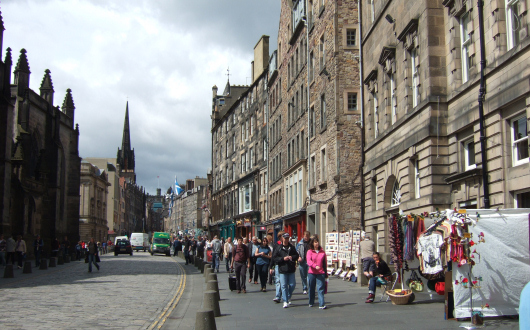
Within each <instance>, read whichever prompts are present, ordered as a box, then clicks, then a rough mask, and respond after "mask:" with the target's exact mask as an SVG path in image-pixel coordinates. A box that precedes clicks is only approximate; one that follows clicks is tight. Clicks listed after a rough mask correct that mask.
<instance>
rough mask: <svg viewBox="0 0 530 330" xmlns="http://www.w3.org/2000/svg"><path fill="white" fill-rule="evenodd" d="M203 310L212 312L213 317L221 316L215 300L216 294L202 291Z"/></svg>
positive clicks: (217, 301) (217, 302)
mask: <svg viewBox="0 0 530 330" xmlns="http://www.w3.org/2000/svg"><path fill="white" fill-rule="evenodd" d="M202 307H203V308H204V309H211V310H213V315H214V316H215V317H218V316H221V309H220V308H219V300H218V299H217V292H215V291H204V301H203V306H202Z"/></svg>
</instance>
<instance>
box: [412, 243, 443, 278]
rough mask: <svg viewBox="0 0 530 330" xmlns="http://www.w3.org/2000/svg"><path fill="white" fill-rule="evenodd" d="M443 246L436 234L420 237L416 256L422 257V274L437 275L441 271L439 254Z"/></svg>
mask: <svg viewBox="0 0 530 330" xmlns="http://www.w3.org/2000/svg"><path fill="white" fill-rule="evenodd" d="M443 244H444V240H443V238H442V236H441V235H439V234H436V233H433V234H430V235H424V236H421V237H420V239H419V240H418V255H419V256H421V257H422V266H423V271H422V272H423V273H424V274H437V273H439V272H441V271H443V266H442V257H441V252H440V248H441V247H442V246H443Z"/></svg>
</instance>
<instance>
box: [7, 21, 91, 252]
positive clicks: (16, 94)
mask: <svg viewBox="0 0 530 330" xmlns="http://www.w3.org/2000/svg"><path fill="white" fill-rule="evenodd" d="M3 31H4V26H3V22H2V19H1V18H0V47H2V46H3V42H2V41H3ZM0 67H1V69H2V70H1V72H0V89H1V91H2V93H3V95H4V97H3V98H2V100H1V101H0V119H1V121H0V122H1V124H0V127H1V128H0V152H1V154H0V171H1V173H0V191H1V193H0V232H1V233H3V234H4V235H11V234H14V235H18V234H20V235H22V236H23V237H24V239H25V240H26V242H31V241H32V240H33V239H34V238H35V236H36V235H41V237H42V238H43V240H44V243H45V250H49V247H50V244H51V242H52V240H53V239H54V238H55V237H57V238H59V239H61V240H62V238H63V237H64V236H68V237H69V239H70V241H76V240H77V239H78V238H79V171H80V162H81V160H80V158H79V153H78V140H79V129H78V127H77V125H74V114H75V106H74V102H73V98H72V94H71V90H70V89H68V90H67V91H66V96H65V98H64V101H63V103H62V107H58V106H55V105H54V95H55V91H54V88H53V83H52V79H51V73H50V71H49V70H45V73H44V77H43V79H42V83H41V86H40V90H39V92H35V91H33V90H31V89H30V88H29V80H30V74H31V71H30V67H29V63H28V59H27V55H26V50H25V49H22V50H21V51H20V55H19V58H18V61H17V64H16V66H15V69H14V81H13V83H11V69H12V59H11V50H10V49H9V48H8V50H7V54H6V57H5V59H4V61H1V65H0ZM29 252H30V254H31V253H32V250H31V249H30V250H29Z"/></svg>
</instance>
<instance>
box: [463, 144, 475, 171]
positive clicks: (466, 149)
mask: <svg viewBox="0 0 530 330" xmlns="http://www.w3.org/2000/svg"><path fill="white" fill-rule="evenodd" d="M462 144H463V148H464V171H469V170H473V169H475V168H477V163H476V161H475V159H473V163H471V159H470V157H469V156H470V155H469V152H470V150H469V145H470V144H473V156H474V158H475V157H476V153H475V140H474V139H468V140H466V141H464V142H462Z"/></svg>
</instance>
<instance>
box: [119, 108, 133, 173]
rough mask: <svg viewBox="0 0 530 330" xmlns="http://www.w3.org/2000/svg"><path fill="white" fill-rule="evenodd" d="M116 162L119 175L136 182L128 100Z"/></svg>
mask: <svg viewBox="0 0 530 330" xmlns="http://www.w3.org/2000/svg"><path fill="white" fill-rule="evenodd" d="M117 163H118V165H119V167H120V176H124V177H126V178H130V179H131V180H132V182H133V183H135V182H136V174H134V149H131V134H130V130H129V101H127V105H126V107H125V122H124V123H123V137H122V141H121V149H119V148H118V157H117Z"/></svg>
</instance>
